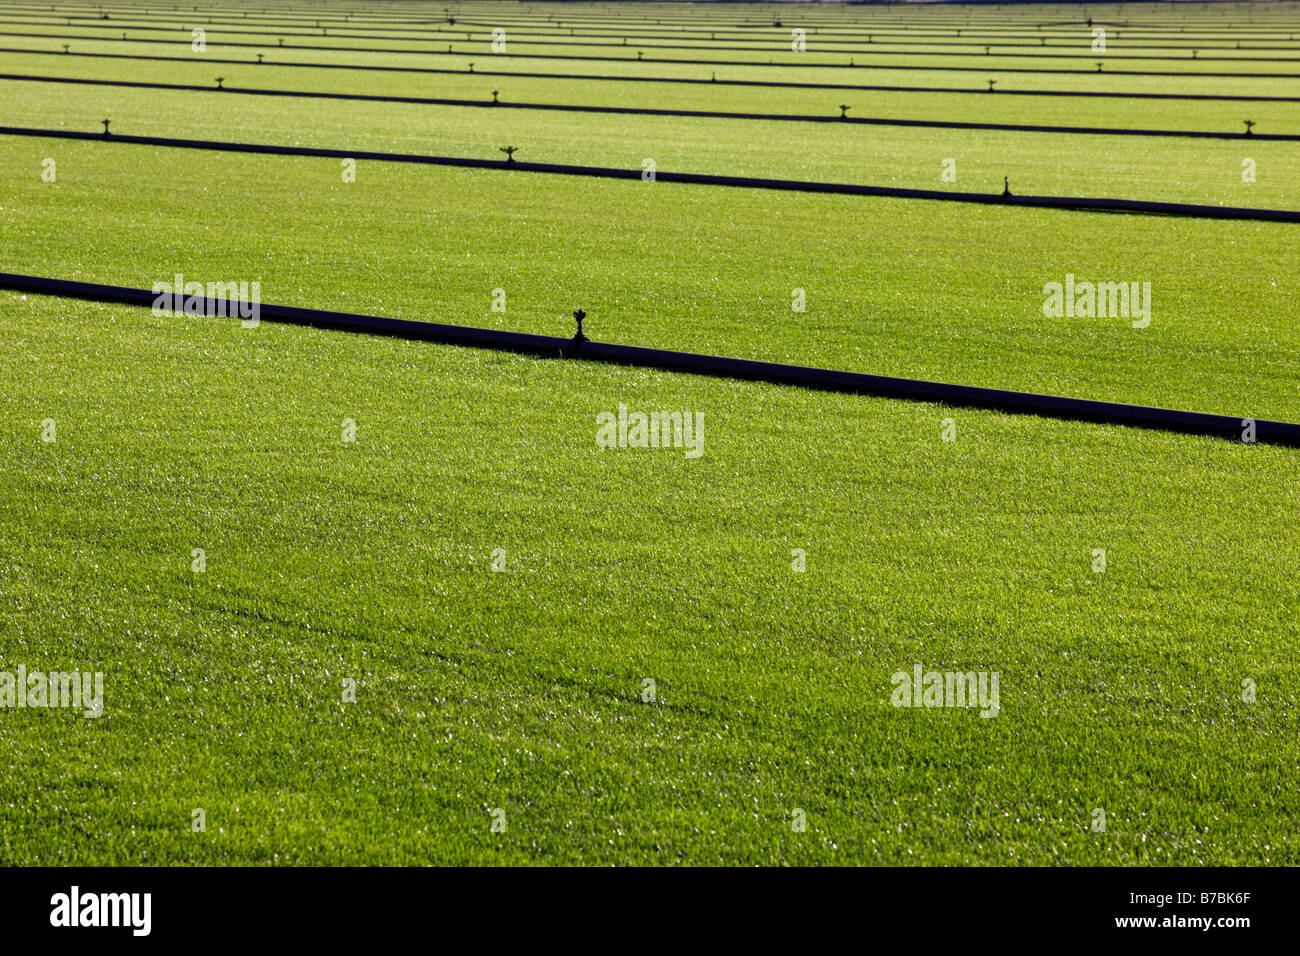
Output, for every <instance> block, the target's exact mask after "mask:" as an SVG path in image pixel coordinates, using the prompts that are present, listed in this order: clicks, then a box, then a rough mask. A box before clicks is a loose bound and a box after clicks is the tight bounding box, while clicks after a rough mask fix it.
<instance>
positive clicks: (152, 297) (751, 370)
mask: <svg viewBox="0 0 1300 956" xmlns="http://www.w3.org/2000/svg"><path fill="white" fill-rule="evenodd" d="M0 288H5V289H13V290H17V291H20V292H31V293H35V294H38V295H52V296H61V297H64V298H75V299H88V300H92V301H96V302H116V303H123V304H126V305H133V306H142V307H150V308H151V307H152V306H153V305H154V304H155V303H157V302H158V300H159V297H160V293H157V292H151V291H148V290H145V289H132V288H128V287H125V286H114V285H100V284H99V283H94V282H75V281H71V280H67V279H49V278H44V277H41V276H28V275H15V274H12V273H0ZM178 298H179V299H180V301H178ZM197 298H198V297H196V300H197ZM165 304H166V305H168V306H170V307H173V308H176V307H179V306H181V305H182V304H184V299H183V297H180V296H175V295H170V294H167V297H166V302H165ZM240 304H241V303H239V302H238V301H236V300H230V299H211V298H207V297H206V296H204V297H203V298H202V300H201V302H198V301H196V302H195V305H196V306H197V307H198V309H199V311H200V312H201V313H202V314H204V315H213V316H216V315H220V316H232V317H233V316H237V315H240V314H241V313H240V312H239V306H240ZM257 308H258V318H259V320H260V319H266V320H268V321H271V322H284V323H288V324H291V325H300V326H309V327H312V328H318V329H329V330H333V331H340V332H360V333H366V334H370V335H388V336H396V337H399V338H405V339H414V340H419V341H425V342H439V343H442V344H447V345H461V346H470V347H474V348H485V349H496V350H501V351H509V352H521V353H524V354H528V355H536V356H541V357H548V358H567V359H578V360H583V361H588V362H605V363H608V364H611V365H622V366H635V367H640V368H654V369H660V370H663V371H668V372H681V373H687V374H692V375H708V376H713V377H718V378H730V379H739V380H742V381H749V382H768V383H770V384H774V385H793V386H798V387H802V388H810V389H816V390H819V391H829V392H844V393H849V394H855V395H870V396H874V397H877V398H894V399H906V400H909V401H918V402H940V403H943V404H945V405H952V406H959V407H967V408H981V409H990V410H993V411H1001V412H1012V413H1016V414H1023V415H1039V416H1042V417H1045V418H1059V419H1066V420H1071V421H1085V422H1094V423H1098V424H1104V425H1127V426H1130V427H1136V428H1150V429H1158V430H1161V431H1174V432H1183V433H1186V434H1192V435H1207V436H1211V437H1214V438H1226V439H1230V440H1233V441H1237V440H1242V438H1243V435H1244V434H1245V432H1246V429H1247V426H1248V425H1249V424H1250V423H1253V424H1254V438H1255V441H1257V442H1267V443H1270V444H1278V445H1289V446H1292V447H1300V424H1294V423H1292V422H1278V421H1270V420H1268V419H1249V418H1240V417H1235V416H1231V415H1212V414H1208V413H1205V412H1187V411H1179V410H1176V409H1171V408H1156V407H1152V406H1148V405H1129V404H1126V403H1121V402H1102V401H1097V400H1094V399H1086V398H1066V397H1064V396H1060V395H1042V394H1038V393H1034V392H1017V391H1011V390H1009V389H1001V388H983V387H980V386H974V385H951V384H947V383H944V382H931V381H926V380H923V379H911V378H896V377H894V376H891V375H871V374H868V373H865V372H846V371H840V370H837V369H826V368H813V367H809V366H804V365H785V364H781V363H777V362H760V361H755V360H753V359H737V358H727V357H725V356H720V355H701V354H699V353H696V352H677V351H672V350H668V349H653V348H643V347H640V346H635V345H615V344H611V343H606V342H593V341H592V340H590V339H588V338H586V337H585V336H583V335H581V333H579V335H577V336H575V337H573V338H571V339H566V338H562V337H560V336H555V335H532V334H528V333H524V332H506V331H502V330H499V329H478V328H472V327H469V326H463V325H447V324H443V323H437V322H415V321H411V320H409V319H390V318H384V317H382V316H376V315H364V314H358V313H354V312H334V311H328V310H323V309H305V308H300V307H298V306H287V305H267V304H262V303H259V304H258V306H257Z"/></svg>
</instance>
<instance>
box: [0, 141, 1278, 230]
mask: <svg viewBox="0 0 1300 956" xmlns="http://www.w3.org/2000/svg"><path fill="white" fill-rule="evenodd" d="M0 136H36V137H40V138H43V139H75V140H89V141H93V142H108V143H126V144H130V145H139V146H165V147H175V148H179V149H202V150H215V151H217V152H224V153H261V154H268V155H274V156H319V157H327V158H331V159H365V160H372V161H376V162H383V163H416V164H420V165H425V166H455V167H460V168H465V169H500V170H506V171H513V172H521V173H557V174H560V175H567V176H590V177H594V178H597V179H634V180H641V179H643V177H644V176H645V171H644V170H642V169H617V168H614V167H610V166H576V165H572V164H568V163H529V162H521V161H517V160H515V159H513V158H509V159H475V158H472V157H465V156H426V155H422V154H419V153H385V152H373V151H370V150H347V149H327V148H323V147H316V146H280V145H275V144H271V143H232V142H225V141H222V140H210V139H176V138H174V137H166V136H134V135H130V134H119V133H112V134H110V133H108V132H107V131H105V132H102V133H87V132H81V131H78V130H63V129H35V128H30V127H24V126H0ZM655 181H656V182H666V183H691V184H694V185H699V186H735V187H740V188H742V189H776V190H781V191H786V192H805V193H833V194H836V195H848V196H885V197H889V198H893V199H936V200H940V201H945V202H966V203H978V204H981V205H988V206H1030V207H1033V208H1037V209H1066V210H1072V211H1078V212H1117V213H1133V214H1137V215H1158V216H1183V217H1189V218H1195V219H1246V220H1252V221H1256V222H1300V211H1294V210H1289V209H1256V208H1248V207H1242V206H1208V205H1201V204H1197V203H1176V202H1153V201H1150V200H1145V199H1107V198H1102V197H1088V196H1017V195H1012V194H1010V193H969V192H956V191H954V192H944V191H943V190H938V189H902V188H899V187H896V186H863V185H858V184H857V183H827V182H810V181H806V180H800V179H765V178H760V177H753V176H719V175H715V174H713V173H675V172H668V171H656V173H655Z"/></svg>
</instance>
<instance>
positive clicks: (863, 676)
mask: <svg viewBox="0 0 1300 956" xmlns="http://www.w3.org/2000/svg"><path fill="white" fill-rule="evenodd" d="M2 298H3V309H4V315H5V316H6V324H7V326H8V327H9V329H10V331H9V333H8V336H7V338H8V341H9V346H8V347H7V348H6V349H5V350H4V352H3V367H2V369H0V371H2V372H3V376H4V381H5V382H6V383H7V385H8V386H9V387H7V388H6V389H5V390H4V393H3V398H2V399H0V402H2V407H3V415H4V420H5V421H7V422H9V423H10V425H9V427H7V428H6V429H5V430H4V432H3V433H2V434H0V442H2V443H3V449H2V451H3V454H4V457H5V460H6V461H7V462H9V466H8V467H7V468H6V469H5V471H4V475H3V478H2V479H0V482H2V486H0V491H2V493H0V502H3V504H2V505H0V509H3V513H4V520H3V521H2V522H0V528H2V529H3V530H2V531H0V549H2V550H3V553H4V554H5V555H6V561H5V562H4V573H3V575H2V576H0V588H3V591H4V596H5V600H4V601H3V607H4V611H3V616H2V617H0V622H2V626H3V627H4V630H5V633H6V634H8V635H10V640H9V644H8V652H7V654H6V657H7V658H11V657H13V656H14V655H18V656H20V658H21V660H23V661H24V662H26V664H27V666H28V667H29V668H31V669H36V668H38V667H45V668H47V669H55V668H64V667H73V666H79V667H82V668H85V669H97V670H102V671H103V672H104V674H105V688H106V690H105V716H104V717H103V718H101V719H100V720H99V721H92V720H84V719H82V718H81V717H78V716H73V715H71V714H68V713H64V712H50V711H45V712H40V711H11V712H7V713H5V714H4V719H5V728H6V731H5V734H4V735H3V737H0V756H3V758H4V759H5V760H6V762H7V764H8V765H9V766H10V767H13V768H15V769H16V770H17V772H12V773H10V774H7V775H6V776H5V780H4V782H3V783H2V784H0V820H2V821H3V826H0V833H3V834H4V836H3V837H2V838H0V839H2V840H3V842H2V843H0V846H2V847H3V852H4V856H5V858H6V860H7V861H8V862H23V863H54V862H74V861H75V862H81V863H103V862H115V863H134V862H149V863H165V862H181V861H198V862H210V863H216V862H236V863H253V862H335V863H336V862H402V863H422V862H429V861H436V862H492V861H518V862H527V861H536V862H543V861H544V862H561V861H566V862H579V861H583V862H606V863H617V862H645V863H654V862H659V863H667V862H677V861H690V862H695V863H708V862H728V863H775V862H789V863H803V862H816V861H820V862H841V863H848V862H894V863H907V862H922V861H924V862H930V863H958V862H982V863H1012V862H1032V863H1054V862H1061V861H1062V860H1069V861H1071V862H1076V863H1082V862H1091V863H1116V862H1150V863H1156V862H1178V863H1205V862H1212V861H1213V862H1220V863H1225V862H1277V863H1280V862H1287V861H1290V862H1294V860H1295V859H1296V852H1297V838H1296V834H1295V830H1294V827H1293V826H1291V822H1290V821H1291V820H1292V819H1294V816H1295V814H1296V813H1297V811H1300V806H1297V798H1296V794H1295V789H1294V787H1293V785H1292V781H1291V775H1290V771H1289V769H1288V768H1289V767H1291V766H1293V765H1294V761H1295V759H1296V744H1295V740H1294V735H1293V734H1290V733H1289V732H1287V730H1286V726H1287V722H1288V721H1289V719H1290V718H1289V717H1288V716H1287V715H1288V714H1289V713H1291V712H1293V711H1294V709H1295V707H1296V706H1297V703H1298V701H1297V697H1296V692H1295V688H1296V686H1297V684H1298V682H1300V666H1298V665H1297V664H1296V660H1295V655H1294V653H1293V646H1292V645H1291V643H1290V641H1289V639H1288V635H1290V634H1291V633H1293V631H1292V629H1293V627H1294V616H1295V608H1296V600H1297V594H1296V584H1295V575H1294V573H1293V571H1294V568H1295V564H1296V560H1297V558H1300V555H1297V550H1296V542H1295V539H1294V535H1292V534H1291V533H1290V531H1289V528H1288V526H1287V525H1286V523H1285V522H1280V521H1278V520H1277V516H1279V515H1284V514H1289V513H1291V512H1293V511H1294V510H1295V509H1296V507H1297V506H1300V500H1298V498H1297V492H1296V489H1295V483H1294V480H1293V477H1294V461H1293V458H1294V455H1293V453H1292V452H1291V451H1288V450H1281V449H1272V448H1267V447H1262V446H1257V447H1248V446H1233V445H1229V444H1226V443H1223V442H1218V441H1214V440H1209V439H1195V438H1191V439H1189V438H1185V437H1179V436H1171V435H1163V434H1157V433H1143V432H1136V431H1129V430H1124V429H1115V428H1104V427H1096V426H1082V425H1074V424H1066V423H1059V422H1050V421H1043V420H1038V419H1032V418H1015V417H1006V416H1000V415H993V414H983V413H969V412H954V411H951V410H946V409H942V408H939V407H934V406H929V405H917V404H907V403H898V402H888V401H878V400H869V399H859V398H852V397H844V396H826V395H817V394H812V393H806V392H801V391H798V390H793V389H779V388H766V387H757V386H752V385H739V384H734V383H727V382H719V381H711V380H707V379H698V378H692V377H679V376H671V375H660V374H651V373H645V372H636V371H628V370H620V369H613V368H602V367H594V366H585V365H571V364H567V363H560V362H539V361H536V360H531V359H525V358H517V357H505V356H498V355H492V354H485V353H480V352H473V351H461V350H457V349H452V348H447V347H442V346H431V345H419V344H411V343H402V342H394V341H386V340H377V339H370V338H364V337H356V336H348V335H342V334H333V333H320V332H311V331H304V330H300V329H291V328H283V327H275V326H273V325H270V324H267V323H263V324H262V325H261V326H260V327H258V328H257V329H253V330H244V329H241V328H239V326H238V323H234V322H223V321H221V320H215V319H187V320H181V319H159V318H154V317H151V316H150V315H149V314H148V312H147V311H146V310H131V309H126V308H107V307H99V306H93V305H86V304H79V303H67V302H61V301H59V300H53V299H39V298H31V299H28V300H27V301H22V300H21V299H20V298H19V297H18V296H16V295H12V294H5V295H4V296H3V297H2ZM619 402H625V403H627V404H629V405H631V406H632V407H633V408H645V409H657V408H685V409H690V410H692V411H701V412H703V414H704V416H705V445H704V448H705V452H704V454H703V456H701V457H700V458H698V459H695V460H688V459H687V458H686V457H685V454H684V452H683V451H680V450H669V449H660V450H645V451H639V450H636V449H622V450H609V451H604V452H602V451H601V450H600V449H598V448H597V446H596V444H595V441H594V436H595V415H596V413H597V412H599V411H602V410H609V409H613V408H615V407H616V405H617V403H619ZM945 417H953V418H954V419H955V423H956V428H957V441H956V442H955V443H945V442H943V441H942V439H941V421H942V419H944V418H945ZM44 418H53V419H55V421H56V423H57V441H56V442H54V443H53V444H45V443H42V442H41V441H40V423H41V421H42V420H43V419H44ZM344 418H352V419H355V420H356V422H357V429H358V431H357V441H356V442H355V444H345V443H344V442H343V441H342V439H341V435H342V433H341V424H342V421H343V419H344ZM194 548H203V549H205V551H206V556H207V570H206V572H205V573H203V574H194V573H192V572H191V570H190V562H191V551H192V549H194ZM496 548H503V549H504V550H505V553H506V571H505V572H503V573H494V572H492V571H491V570H490V564H491V554H492V552H493V550H494V549H496ZM792 548H804V549H805V550H806V551H807V555H808V558H807V561H808V564H807V571H806V572H805V573H803V574H798V573H795V572H793V571H792V570H791V564H790V562H791V556H790V554H791V549H792ZM1094 548H1105V549H1106V550H1107V555H1108V566H1107V570H1106V571H1105V573H1104V574H1094V573H1093V571H1092V570H1091V562H1092V549H1094ZM918 662H919V663H922V664H924V665H925V666H926V667H927V668H929V667H934V668H937V669H940V670H948V669H963V670H965V669H970V670H990V671H998V672H999V674H1000V681H1001V683H1000V703H1001V708H1002V709H1001V712H1000V713H999V715H998V716H997V717H996V718H993V719H982V718H980V717H979V716H978V714H977V713H975V712H973V711H937V710H931V711H925V710H922V711H916V710H910V709H895V708H893V707H891V706H890V703H889V694H890V691H891V690H892V687H891V684H890V678H891V675H892V674H893V673H894V672H896V671H899V670H903V671H910V670H911V668H912V667H913V665H914V664H916V663H918ZM1248 677H1249V678H1253V679H1254V680H1255V681H1256V682H1257V684H1258V688H1259V696H1258V699H1257V701H1256V702H1255V703H1254V704H1246V703H1243V702H1242V701H1241V699H1240V685H1241V681H1242V680H1243V679H1245V678H1248ZM344 678H352V679H355V680H357V681H358V682H359V687H358V697H357V703H356V704H355V705H353V704H346V705H345V704H343V703H341V702H340V696H341V682H342V680H343V679H344ZM646 678H649V679H653V680H654V681H655V682H656V691H657V696H658V698H659V699H658V701H657V702H656V703H654V704H649V703H644V702H642V700H641V693H642V681H643V680H644V679H646ZM1096 807H1101V808H1104V809H1106V811H1107V814H1108V821H1109V823H1108V830H1107V832H1106V833H1105V834H1104V835H1098V834H1093V833H1091V832H1089V831H1088V824H1089V821H1090V819H1091V816H1090V815H1091V813H1092V810H1093V809H1094V808H1096ZM195 808H203V809H204V810H205V811H206V813H207V821H208V831H207V832H206V833H205V834H192V833H190V832H189V825H190V819H191V811H192V810H193V809H195ZM495 808H502V809H504V810H505V811H506V819H507V829H506V832H505V833H503V834H493V833H492V832H491V831H490V824H491V820H492V818H491V816H490V814H489V810H490V809H495ZM796 808H798V809H804V810H806V811H807V814H808V820H809V828H808V831H807V832H806V833H794V832H792V830H791V827H790V824H789V820H790V814H791V812H792V811H793V810H794V809H796ZM37 830H39V832H40V834H41V838H40V839H39V840H36V839H34V837H33V836H31V835H33V834H34V833H35V832H36V831H37Z"/></svg>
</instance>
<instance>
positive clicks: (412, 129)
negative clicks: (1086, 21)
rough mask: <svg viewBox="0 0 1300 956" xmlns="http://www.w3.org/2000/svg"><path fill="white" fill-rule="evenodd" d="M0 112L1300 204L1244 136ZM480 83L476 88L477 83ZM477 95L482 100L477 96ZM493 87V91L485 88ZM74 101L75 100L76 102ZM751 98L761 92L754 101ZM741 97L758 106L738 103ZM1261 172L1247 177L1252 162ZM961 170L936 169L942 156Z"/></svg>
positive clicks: (394, 145) (317, 105)
mask: <svg viewBox="0 0 1300 956" xmlns="http://www.w3.org/2000/svg"><path fill="white" fill-rule="evenodd" d="M0 89H2V90H4V91H5V92H6V93H7V94H9V96H8V99H7V102H8V104H9V108H8V110H0V125H3V124H9V125H24V126H35V127H40V128H50V129H59V128H66V129H79V130H87V131H88V130H102V127H101V126H99V120H101V119H104V118H109V119H111V120H112V121H113V126H112V129H113V130H114V131H115V132H120V133H134V134H140V135H164V136H179V137H186V138H193V139H225V140H234V141H237V142H252V143H287V144H296V145H304V146H321V147H327V148H334V149H358V150H375V151H383V150H389V151H397V152H410V153H421V154H432V155H450V156H477V157H483V158H494V159H499V158H500V154H499V152H498V148H499V147H500V146H504V145H515V146H518V147H520V152H519V154H518V158H519V159H525V158H526V159H528V160H531V161H535V162H559V163H576V164H585V165H597V166H617V167H622V168H632V169H640V168H641V165H642V161H643V160H644V159H646V158H651V159H653V160H654V161H655V162H656V164H657V165H658V167H659V168H660V169H663V170H677V171H686V172H709V173H722V174H728V175H744V176H769V177H777V178H787V179H813V180H823V181H825V180H829V181H836V182H858V183H868V184H871V185H880V186H902V187H909V188H920V189H951V190H967V191H973V192H999V193H1000V192H1001V191H1002V186H1003V177H1004V176H1010V177H1011V180H1012V183H1013V186H1014V188H1015V189H1016V190H1017V191H1018V192H1021V193H1024V194H1032V195H1052V196H1075V195H1084V196H1112V197H1120V198H1128V199H1153V200H1167V201H1173V202H1193V203H1209V204H1212V205H1236V206H1254V207H1263V208H1280V209H1297V208H1300V150H1297V149H1296V148H1295V147H1296V144H1295V143H1288V142H1267V141H1257V142H1251V143H1246V142H1241V141H1233V140H1193V139H1174V138H1163V137H1159V138H1146V137H1143V138H1140V139H1133V138H1130V137H1114V136H1080V135H1065V134H1045V133H1013V132H989V131H972V130H949V129H912V128H905V127H890V126H885V127H880V126H855V125H843V126H841V125H838V124H825V125H822V124H811V123H790V122H772V121H765V120H716V119H705V118H685V117H660V116H617V115H616V116H608V115H595V114H590V113H556V112H544V111H537V110H514V109H490V110H489V109H486V108H484V109H476V108H468V107H443V106H421V105H414V104H392V103H366V102H348V101H322V100H310V99H308V100H302V99H292V98H288V97H262V96H246V95H239V94H232V93H218V92H216V91H215V90H214V91H213V92H212V93H197V92H181V91H160V90H135V89H121V88H113V87H77V86H67V85H63V84H53V83H50V84H46V83H27V82H11V83H0ZM476 95H477V94H476ZM479 98H482V97H481V96H480V97H479ZM490 98H491V97H490V96H488V97H487V98H486V99H488V100H490ZM70 100H72V102H71V103H70ZM751 105H752V104H751ZM741 108H742V109H746V108H750V107H746V106H743V105H742V106H741ZM1245 158H1250V159H1253V160H1254V161H1255V181H1254V182H1253V183H1244V182H1243V181H1242V169H1243V167H1242V161H1243V159H1245ZM945 159H952V160H954V161H955V163H956V171H957V180H956V182H955V183H944V182H942V181H941V178H940V176H941V172H942V169H943V166H942V164H943V161H944V160H945Z"/></svg>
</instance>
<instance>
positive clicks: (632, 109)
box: [0, 73, 1300, 142]
mask: <svg viewBox="0 0 1300 956" xmlns="http://www.w3.org/2000/svg"><path fill="white" fill-rule="evenodd" d="M0 80H17V81H22V82H33V83H70V84H73V85H78V86H113V87H126V88H128V89H147V90H174V91H179V92H189V93H217V92H220V93H238V94H245V95H249V96H287V97H301V98H305V99H325V100H361V101H363V102H370V103H403V104H414V105H422V106H469V107H481V108H487V109H503V110H504V109H513V110H550V111H556V112H562V113H613V114H617V115H621V116H682V117H687V118H697V119H740V120H776V121H785V122H795V123H836V124H840V123H845V124H850V125H853V124H857V125H859V126H903V127H911V128H921V129H966V130H996V131H1000V132H1020V133H1069V134H1085V135H1103V136H1164V137H1172V138H1181V139H1234V140H1238V139H1239V140H1246V141H1248V142H1259V141H1266V142H1296V141H1300V133H1253V132H1252V133H1245V132H1241V133H1234V132H1225V131H1220V130H1179V129H1130V128H1126V127H1107V126H1043V125H1036V124H1027V123H976V122H963V121H959V120H918V119H891V118H878V117H862V116H835V115H833V114H827V115H825V116H818V115H812V114H799V113H741V112H728V111H725V110H688V109H668V108H656V107H641V106H588V105H581V104H568V103H527V102H515V101H513V100H462V99H446V98H441V97H431V96H392V95H388V94H379V93H332V92H324V91H317V90H272V89H258V88H254V87H245V86H223V87H221V88H220V90H218V89H216V88H214V87H211V86H199V85H196V84H190V83H154V82H149V81H145V80H94V79H85V78H82V77H75V76H36V75H34V74H26V73H0Z"/></svg>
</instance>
